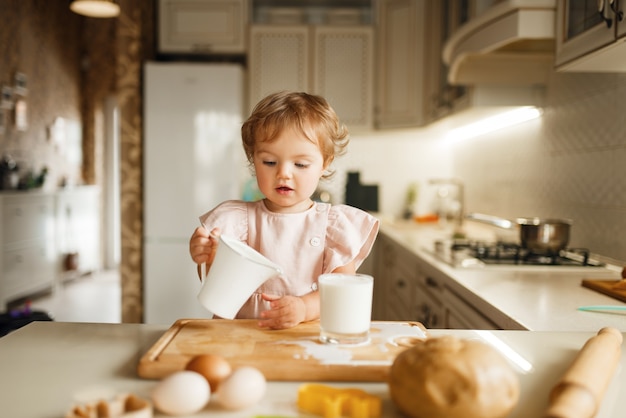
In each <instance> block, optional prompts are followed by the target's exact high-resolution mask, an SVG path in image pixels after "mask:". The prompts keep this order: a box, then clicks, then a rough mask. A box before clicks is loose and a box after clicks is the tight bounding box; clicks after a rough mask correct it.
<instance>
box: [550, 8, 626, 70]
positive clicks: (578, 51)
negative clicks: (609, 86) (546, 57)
mask: <svg viewBox="0 0 626 418" xmlns="http://www.w3.org/2000/svg"><path fill="white" fill-rule="evenodd" d="M624 3H625V2H620V1H617V0H598V1H593V2H591V1H586V2H581V1H574V0H559V2H558V7H557V32H556V65H557V70H558V71H580V72H625V71H626V21H625V20H624V8H625V6H624Z"/></svg>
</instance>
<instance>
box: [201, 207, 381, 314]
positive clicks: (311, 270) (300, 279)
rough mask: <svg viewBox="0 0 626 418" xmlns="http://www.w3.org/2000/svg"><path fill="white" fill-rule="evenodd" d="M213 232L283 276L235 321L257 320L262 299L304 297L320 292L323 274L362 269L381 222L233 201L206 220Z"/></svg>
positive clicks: (353, 214)
mask: <svg viewBox="0 0 626 418" xmlns="http://www.w3.org/2000/svg"><path fill="white" fill-rule="evenodd" d="M200 221H201V222H202V223H204V225H206V226H207V228H209V229H213V228H215V227H218V228H220V230H221V233H222V234H226V235H229V236H231V237H234V238H237V239H239V240H241V241H242V242H245V243H246V244H248V245H249V246H251V247H252V248H254V249H255V250H257V251H258V252H260V253H261V254H263V255H264V256H265V257H267V258H268V259H270V260H272V261H273V262H275V263H276V264H278V265H279V266H281V268H282V270H283V272H284V273H283V274H282V275H281V276H280V277H276V278H272V279H270V280H268V281H266V282H265V283H264V284H263V285H262V286H261V287H259V289H258V290H257V292H256V293H254V294H253V295H252V296H251V297H250V298H249V299H248V301H247V302H246V303H245V304H244V306H243V307H242V308H241V310H240V311H239V313H238V314H237V318H240V319H242V318H248V319H250V318H257V317H258V314H259V313H260V312H261V311H263V310H265V309H267V307H266V306H265V302H264V301H263V300H262V298H261V293H267V294H273V295H294V296H302V295H305V294H307V293H309V292H311V291H313V290H316V289H317V278H318V276H319V275H320V274H323V273H330V272H332V271H333V270H334V269H336V268H338V267H342V266H345V265H347V264H348V263H350V262H351V261H353V262H354V264H355V267H357V268H358V267H359V266H360V265H361V263H362V262H363V260H365V258H366V257H367V256H368V254H369V253H370V251H371V249H372V246H373V244H374V240H375V239H376V235H377V233H378V227H379V221H378V220H377V219H376V218H374V217H373V216H371V215H370V214H368V213H367V212H364V211H362V210H360V209H357V208H354V207H352V206H347V205H334V206H331V205H330V204H328V203H318V202H315V203H314V204H313V206H312V207H311V208H309V209H308V210H306V211H304V212H300V213H275V212H271V211H269V210H268V209H267V208H266V207H265V204H264V203H263V200H259V201H256V202H244V201H239V200H229V201H226V202H223V203H221V204H220V205H218V206H217V207H216V208H215V209H213V210H211V211H210V212H208V213H206V214H204V215H202V216H201V217H200Z"/></svg>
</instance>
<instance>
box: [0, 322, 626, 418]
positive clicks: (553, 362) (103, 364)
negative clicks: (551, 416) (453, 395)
mask: <svg viewBox="0 0 626 418" xmlns="http://www.w3.org/2000/svg"><path fill="white" fill-rule="evenodd" d="M168 328H169V326H165V325H162V326H160V325H146V324H87V323H61V322H33V323H31V324H29V325H27V326H25V327H23V328H20V329H19V330H17V331H15V332H13V333H11V334H9V335H7V336H5V337H3V338H0V370H2V373H1V374H0V394H1V395H0V408H1V415H2V416H6V417H15V418H19V417H62V416H63V415H64V413H65V412H66V410H67V409H68V408H70V407H71V406H72V404H73V402H76V401H88V400H93V399H97V398H98V397H100V396H111V395H113V394H118V393H123V392H133V393H135V394H137V395H139V396H142V397H148V396H149V394H150V391H151V389H152V388H153V387H154V386H155V384H156V381H154V380H144V379H140V378H138V377H137V373H136V368H137V362H138V361H139V359H140V357H141V356H142V355H143V354H144V353H145V352H146V351H147V350H148V349H149V348H150V347H151V346H152V345H153V344H154V343H155V342H156V341H157V340H158V338H159V337H160V336H161V335H162V334H163V333H164V332H165V331H167V329H168ZM268 332H271V331H268ZM596 332H597V330H595V331H594V332H530V331H470V330H431V331H430V333H431V336H432V337H436V336H441V335H455V336H457V337H459V338H478V339H481V340H483V341H485V342H487V343H489V344H491V345H493V346H498V347H508V348H509V351H510V350H511V349H512V351H511V352H512V353H513V355H512V356H511V359H514V360H515V362H512V364H513V367H514V369H515V371H516V372H517V374H518V375H519V377H520V382H521V398H520V401H519V403H518V405H517V407H516V409H515V410H514V411H513V413H512V414H511V415H510V417H511V418H522V417H523V418H526V417H536V416H541V412H542V411H543V410H544V409H545V407H546V406H547V399H548V394H549V392H550V389H551V388H552V387H553V385H554V384H556V382H557V381H558V380H559V378H560V376H561V375H562V374H563V372H564V371H565V370H566V369H567V367H568V366H569V364H570V363H571V361H572V360H573V359H574V357H575V356H576V354H577V353H578V351H579V350H580V348H581V347H582V346H583V344H584V343H585V341H587V339H589V338H590V337H592V336H593V335H595V333H596ZM624 354H625V353H624V346H623V347H622V358H621V366H620V367H619V368H618V371H617V372H616V374H615V376H614V378H613V381H612V383H611V385H610V387H609V389H608V391H607V393H606V395H605V398H604V401H603V403H602V408H601V410H600V412H599V414H598V417H600V418H613V417H621V416H623V411H622V409H621V408H620V407H619V404H618V401H617V400H618V399H624V397H625V396H626V375H625V374H624V368H625V367H624V366H626V364H625V362H626V356H625V355H624ZM324 383H326V384H332V385H333V386H336V387H358V388H361V389H364V390H366V391H367V392H369V393H370V394H372V395H376V396H379V397H380V398H382V401H383V417H385V418H392V417H400V415H399V414H398V413H397V411H396V409H395V406H394V405H393V403H392V402H391V400H390V398H389V394H388V388H387V385H386V383H359V382H354V383H341V384H339V383H329V382H324ZM299 385H300V382H270V383H269V385H268V391H267V394H266V396H265V398H264V399H263V400H262V401H261V403H259V404H258V405H256V406H254V407H251V408H249V409H247V410H243V411H236V412H225V411H223V410H221V409H220V408H219V407H218V406H217V405H215V404H214V403H209V405H208V406H207V407H206V408H205V409H204V410H203V411H201V412H200V413H198V414H196V415H195V416H198V417H202V416H205V417H253V416H259V415H266V416H267V415H272V416H277V415H280V416H285V417H290V416H291V417H296V416H299V414H298V411H297V409H296V407H295V403H296V399H297V388H298V387H299ZM155 416H164V415H161V414H158V413H157V414H155Z"/></svg>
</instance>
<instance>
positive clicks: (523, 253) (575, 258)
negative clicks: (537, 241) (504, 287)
mask: <svg viewBox="0 0 626 418" xmlns="http://www.w3.org/2000/svg"><path fill="white" fill-rule="evenodd" d="M451 250H452V251H453V252H456V251H462V252H467V253H468V254H469V255H470V256H472V257H474V258H477V259H479V260H480V261H482V262H483V263H485V264H505V265H507V264H508V265H513V264H520V265H535V266H537V265H540V266H551V265H554V266H589V267H599V266H602V265H603V264H602V263H598V262H595V261H592V260H590V259H589V250H588V249H586V248H566V249H564V250H561V251H558V252H556V253H554V252H547V253H536V252H533V251H531V250H529V249H527V248H524V247H522V246H520V245H518V244H515V243H506V242H496V243H486V242H481V241H466V240H464V241H461V240H459V241H456V242H453V244H452V246H451Z"/></svg>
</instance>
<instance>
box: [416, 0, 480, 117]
mask: <svg viewBox="0 0 626 418" xmlns="http://www.w3.org/2000/svg"><path fill="white" fill-rule="evenodd" d="M426 13H427V16H428V17H429V19H428V21H427V22H425V25H427V36H428V39H429V42H428V45H427V48H426V56H427V57H426V61H427V62H428V63H429V64H428V66H429V67H428V71H427V73H426V85H427V86H428V88H429V91H428V98H427V100H428V110H429V115H428V118H429V121H430V122H432V121H435V120H437V119H440V118H443V117H445V116H448V115H449V114H451V113H453V112H454V111H458V110H461V109H462V108H463V107H464V106H465V103H466V102H467V100H468V98H467V97H468V94H470V89H468V88H467V87H465V86H453V85H451V84H450V83H449V82H448V66H447V65H446V63H445V62H444V61H443V57H442V51H443V48H444V45H445V43H446V41H447V40H448V38H450V36H451V35H452V34H453V33H454V32H455V31H456V30H457V29H458V28H459V27H460V26H462V25H463V24H464V23H466V22H467V21H468V19H469V16H470V1H469V0H441V1H436V2H428V3H427V11H426Z"/></svg>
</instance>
